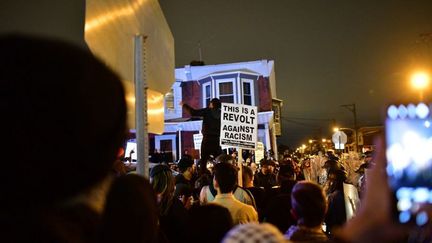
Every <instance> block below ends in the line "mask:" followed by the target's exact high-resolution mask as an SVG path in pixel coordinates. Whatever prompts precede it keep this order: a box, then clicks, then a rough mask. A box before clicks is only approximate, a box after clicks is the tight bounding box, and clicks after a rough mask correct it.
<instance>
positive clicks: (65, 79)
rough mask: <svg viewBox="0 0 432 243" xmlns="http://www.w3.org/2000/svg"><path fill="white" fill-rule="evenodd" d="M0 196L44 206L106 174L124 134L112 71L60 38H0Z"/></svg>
mask: <svg viewBox="0 0 432 243" xmlns="http://www.w3.org/2000/svg"><path fill="white" fill-rule="evenodd" d="M0 53H1V57H0V113H1V114H2V117H3V119H0V120H1V121H0V129H1V131H0V134H1V141H2V146H0V147H1V152H2V154H3V156H9V157H10V158H11V159H8V161H4V162H5V163H3V173H2V176H1V177H0V190H1V195H2V196H1V199H0V200H2V201H3V202H5V201H6V200H7V201H8V202H9V203H12V204H14V205H16V204H17V203H18V204H19V203H23V204H26V205H29V204H28V203H29V201H31V205H44V206H49V205H50V204H52V203H54V202H59V201H61V200H64V199H67V198H71V197H73V196H74V195H77V194H79V193H80V192H83V191H84V190H86V189H88V188H90V187H92V186H94V185H95V184H96V183H98V182H99V181H101V180H102V179H103V178H105V177H106V176H107V174H108V172H109V171H110V170H111V168H112V166H113V163H114V161H115V160H116V157H117V154H118V150H119V148H120V147H121V146H122V145H123V141H124V138H125V135H126V102H125V94H124V90H123V87H122V83H121V81H120V79H119V77H118V76H117V75H116V74H114V72H112V71H111V70H110V69H109V68H107V67H106V66H105V65H104V64H103V63H102V62H100V61H99V60H97V59H96V58H95V57H94V56H93V55H92V54H91V53H90V52H89V51H86V50H82V49H80V48H78V47H76V46H73V45H70V44H66V43H63V42H60V41H55V40H49V39H42V38H31V37H24V36H2V37H0Z"/></svg>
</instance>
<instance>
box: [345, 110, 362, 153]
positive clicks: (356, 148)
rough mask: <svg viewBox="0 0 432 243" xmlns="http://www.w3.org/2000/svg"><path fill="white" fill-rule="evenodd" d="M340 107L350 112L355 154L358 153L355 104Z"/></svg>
mask: <svg viewBox="0 0 432 243" xmlns="http://www.w3.org/2000/svg"><path fill="white" fill-rule="evenodd" d="M341 106H342V107H344V108H346V109H347V110H349V111H351V112H352V114H353V118H354V135H355V152H358V150H359V149H358V136H357V129H358V127H357V109H356V104H355V103H354V104H348V105H341Z"/></svg>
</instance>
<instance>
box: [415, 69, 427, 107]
mask: <svg viewBox="0 0 432 243" xmlns="http://www.w3.org/2000/svg"><path fill="white" fill-rule="evenodd" d="M429 79H430V78H429V74H428V73H427V72H422V71H421V72H415V73H413V74H412V75H411V79H410V80H411V86H412V87H413V88H414V89H416V90H418V91H419V94H420V101H423V98H424V97H423V91H424V90H425V89H426V88H427V87H428V86H429Z"/></svg>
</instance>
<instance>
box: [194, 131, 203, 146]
mask: <svg viewBox="0 0 432 243" xmlns="http://www.w3.org/2000/svg"><path fill="white" fill-rule="evenodd" d="M193 140H194V147H195V149H198V150H200V149H201V143H202V140H203V135H202V133H197V134H194V135H193Z"/></svg>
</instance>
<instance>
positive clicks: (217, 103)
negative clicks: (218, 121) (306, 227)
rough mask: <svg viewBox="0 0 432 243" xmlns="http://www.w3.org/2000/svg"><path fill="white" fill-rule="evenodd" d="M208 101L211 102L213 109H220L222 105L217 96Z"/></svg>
mask: <svg viewBox="0 0 432 243" xmlns="http://www.w3.org/2000/svg"><path fill="white" fill-rule="evenodd" d="M210 103H212V104H213V107H214V109H220V108H221V107H222V104H221V101H220V100H219V99H218V98H213V99H212V100H211V101H210Z"/></svg>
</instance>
